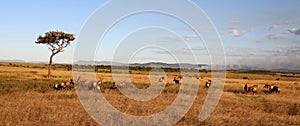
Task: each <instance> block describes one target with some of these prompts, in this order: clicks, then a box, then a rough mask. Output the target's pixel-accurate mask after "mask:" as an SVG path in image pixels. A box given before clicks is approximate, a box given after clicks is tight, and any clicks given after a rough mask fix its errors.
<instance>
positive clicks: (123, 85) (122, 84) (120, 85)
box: [113, 81, 126, 88]
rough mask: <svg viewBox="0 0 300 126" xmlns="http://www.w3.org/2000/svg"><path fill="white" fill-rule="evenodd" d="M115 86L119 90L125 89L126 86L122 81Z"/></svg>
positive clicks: (115, 83)
mask: <svg viewBox="0 0 300 126" xmlns="http://www.w3.org/2000/svg"><path fill="white" fill-rule="evenodd" d="M113 84H114V85H116V87H117V88H124V87H125V85H126V84H125V83H124V82H121V81H116V82H114V83H113Z"/></svg>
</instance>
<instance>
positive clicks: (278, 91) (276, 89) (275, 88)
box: [270, 86, 280, 93]
mask: <svg viewBox="0 0 300 126" xmlns="http://www.w3.org/2000/svg"><path fill="white" fill-rule="evenodd" d="M273 92H276V93H280V88H279V87H277V86H273V87H272V88H271V89H270V93H273Z"/></svg>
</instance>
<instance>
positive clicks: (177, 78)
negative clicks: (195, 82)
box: [173, 76, 182, 84]
mask: <svg viewBox="0 0 300 126" xmlns="http://www.w3.org/2000/svg"><path fill="white" fill-rule="evenodd" d="M173 81H174V82H175V84H181V82H182V76H176V77H174V79H173Z"/></svg>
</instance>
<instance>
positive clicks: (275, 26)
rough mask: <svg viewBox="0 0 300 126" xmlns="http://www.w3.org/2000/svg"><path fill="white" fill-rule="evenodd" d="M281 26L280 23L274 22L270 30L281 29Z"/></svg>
mask: <svg viewBox="0 0 300 126" xmlns="http://www.w3.org/2000/svg"><path fill="white" fill-rule="evenodd" d="M280 27H281V26H280V25H279V24H274V25H272V26H271V27H270V28H269V30H270V31H275V30H279V29H280Z"/></svg>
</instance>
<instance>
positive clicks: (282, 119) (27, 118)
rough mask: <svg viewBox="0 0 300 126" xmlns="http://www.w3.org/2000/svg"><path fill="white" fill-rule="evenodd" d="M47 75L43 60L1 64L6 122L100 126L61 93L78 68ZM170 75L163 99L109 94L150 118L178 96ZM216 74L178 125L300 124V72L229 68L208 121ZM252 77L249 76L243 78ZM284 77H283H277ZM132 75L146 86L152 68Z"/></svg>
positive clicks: (1, 114)
mask: <svg viewBox="0 0 300 126" xmlns="http://www.w3.org/2000/svg"><path fill="white" fill-rule="evenodd" d="M52 73H53V77H52V78H51V79H47V78H45V77H46V75H47V70H46V67H45V65H43V64H16V63H15V64H9V63H0V77H1V80H0V124H1V125H51V126H52V125H73V126H77V125H78V126H79V125H98V124H97V123H96V122H95V121H94V120H93V119H92V118H91V117H90V116H89V115H88V113H87V112H86V111H85V110H84V108H83V107H82V105H81V103H80V101H79V99H78V97H77V95H76V92H75V90H74V89H73V90H68V91H55V90H53V89H52V85H53V84H54V83H60V82H63V81H67V80H69V79H70V78H71V75H72V72H71V71H66V70H65V69H63V68H57V69H56V70H53V72H52ZM166 74H167V86H166V88H165V89H164V90H163V92H162V94H161V95H159V96H158V97H157V98H155V99H153V100H150V101H147V102H138V101H135V100H132V99H129V98H127V97H125V96H123V95H122V94H121V93H120V92H119V91H118V90H114V89H109V88H103V89H101V92H102V93H103V94H104V96H105V98H106V99H107V100H108V101H109V102H110V103H111V104H112V105H113V106H114V107H115V108H116V109H118V110H120V111H121V112H124V113H126V114H131V115H136V116H145V115H151V114H154V113H157V112H160V111H163V110H164V109H165V108H166V107H168V106H169V105H170V104H171V103H172V102H173V101H174V99H175V98H176V96H177V93H178V88H179V87H180V86H179V85H175V84H174V83H173V82H172V79H173V77H174V76H176V75H178V73H176V72H172V73H171V72H170V73H166ZM210 74H211V73H209V72H208V73H200V75H201V76H202V77H204V78H203V79H202V80H200V81H199V83H200V85H199V92H198V95H197V97H196V100H195V102H194V104H193V106H192V107H191V109H190V110H189V112H188V113H187V114H186V115H185V116H184V118H182V119H181V120H180V121H179V122H178V123H177V124H176V125H300V100H299V98H300V94H299V91H300V83H299V81H300V75H299V74H295V75H293V77H284V76H281V75H282V74H285V73H264V74H262V73H251V72H245V71H244V72H243V71H227V74H226V76H227V78H226V85H225V87H224V92H223V95H222V97H221V99H220V101H219V104H218V106H217V107H216V109H215V110H214V112H213V113H212V115H211V116H209V118H207V119H206V120H205V121H203V122H200V121H198V115H199V113H200V110H201V108H202V105H203V102H204V100H205V98H206V95H207V92H208V90H207V89H206V88H204V83H205V81H206V80H208V79H210ZM246 76H247V77H249V80H243V79H242V78H243V77H246ZM97 78H103V82H104V84H105V85H106V86H108V87H109V86H110V85H112V82H113V81H112V75H111V74H110V73H107V72H106V73H97ZM276 78H280V80H279V81H277V80H275V79H276ZM130 79H131V80H132V82H133V83H134V84H135V86H137V87H138V88H140V89H146V88H147V87H148V86H149V83H150V81H149V75H148V72H142V71H138V72H132V74H130ZM243 83H247V84H248V85H254V84H258V85H259V90H258V93H257V94H256V95H252V94H246V93H245V92H244V90H243V86H244V85H243ZM264 84H275V85H278V86H279V87H280V88H281V93H280V94H269V93H267V92H265V89H263V88H262V87H263V86H264Z"/></svg>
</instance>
